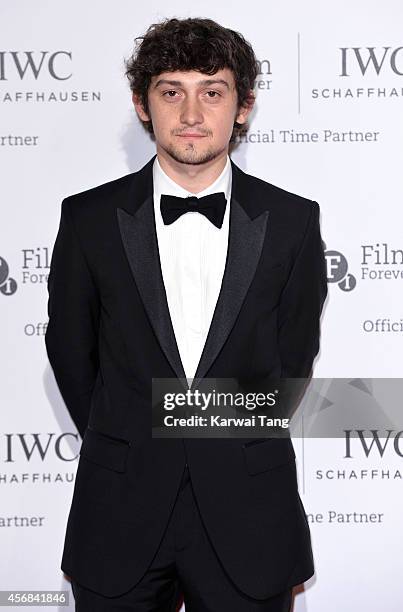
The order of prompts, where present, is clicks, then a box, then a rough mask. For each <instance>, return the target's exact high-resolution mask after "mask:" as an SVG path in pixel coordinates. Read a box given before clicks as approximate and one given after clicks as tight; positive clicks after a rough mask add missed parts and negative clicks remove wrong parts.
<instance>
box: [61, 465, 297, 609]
mask: <svg viewBox="0 0 403 612" xmlns="http://www.w3.org/2000/svg"><path fill="white" fill-rule="evenodd" d="M234 554H236V550H234ZM72 589H73V595H74V598H75V605H76V607H75V610H76V612H129V611H130V612H132V611H134V612H146V611H147V612H175V610H176V609H177V608H178V606H179V605H180V603H181V601H182V599H184V603H185V607H186V612H289V610H290V607H291V595H292V589H288V590H287V591H285V592H283V593H280V594H279V595H276V596H275V597H271V598H270V599H266V600H256V599H252V598H251V597H248V596H247V595H245V594H243V593H242V592H241V591H239V590H238V589H237V587H236V586H235V585H234V584H233V583H232V582H231V580H230V579H229V578H228V576H227V574H226V573H225V571H224V569H223V567H222V565H221V564H220V562H219V560H218V558H217V556H216V554H215V552H214V549H213V548H212V546H211V544H210V541H209V539H208V535H207V533H206V530H205V528H204V526H203V523H202V520H201V517H200V514H199V510H198V507H197V504H196V500H195V497H194V494H193V489H192V484H191V480H190V477H189V471H188V469H187V468H186V469H185V471H184V475H183V478H182V483H181V488H180V491H179V493H178V497H177V500H176V502H175V506H174V509H173V512H172V514H171V517H170V520H169V523H168V526H167V529H166V531H165V534H164V537H163V539H162V541H161V544H160V547H159V549H158V551H157V553H156V555H155V557H154V560H153V562H152V564H151V565H150V567H149V568H148V570H147V572H146V574H145V575H144V576H143V578H142V579H141V580H140V582H138V583H137V584H136V586H135V587H133V589H131V590H130V591H128V592H127V593H124V594H123V595H120V596H119V597H105V596H103V595H100V594H99V593H95V592H94V591H91V590H89V589H86V588H85V587H83V586H82V585H80V584H78V583H77V582H76V581H75V580H74V579H72Z"/></svg>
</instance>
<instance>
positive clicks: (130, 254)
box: [117, 195, 186, 379]
mask: <svg viewBox="0 0 403 612" xmlns="http://www.w3.org/2000/svg"><path fill="white" fill-rule="evenodd" d="M117 215H118V222H119V228H120V233H121V235H122V240H123V245H124V247H125V250H126V255H127V258H128V260H129V264H130V268H131V271H132V273H133V276H134V279H135V281H136V285H137V289H138V291H139V293H140V296H141V299H142V302H143V304H144V308H145V310H146V312H147V315H148V317H149V319H150V322H151V325H152V327H153V329H154V331H155V334H156V336H157V338H158V341H159V343H160V345H161V348H162V350H163V351H164V353H165V355H166V357H167V359H168V361H169V363H170V364H171V366H172V368H173V369H174V371H175V372H176V375H177V376H178V378H183V379H186V374H185V371H184V369H183V364H182V361H181V358H180V354H179V350H178V345H177V343H176V339H175V334H174V330H173V326H172V321H171V317H170V314H169V308H168V302H167V297H166V292H165V286H164V280H163V276H162V271H161V263H160V257H159V251H158V241H157V234H156V230H155V221H154V206H153V197H152V195H151V196H149V197H148V198H147V199H146V200H145V201H144V203H143V204H142V205H141V206H140V208H139V209H138V210H137V212H136V214H135V215H131V214H129V213H128V212H126V211H125V210H123V209H121V208H118V209H117Z"/></svg>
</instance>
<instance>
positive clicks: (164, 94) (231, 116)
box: [133, 68, 253, 164]
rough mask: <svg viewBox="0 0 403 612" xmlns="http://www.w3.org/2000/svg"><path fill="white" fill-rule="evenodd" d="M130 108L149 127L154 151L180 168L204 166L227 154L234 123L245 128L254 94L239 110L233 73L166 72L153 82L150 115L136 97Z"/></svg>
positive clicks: (227, 71) (225, 70)
mask: <svg viewBox="0 0 403 612" xmlns="http://www.w3.org/2000/svg"><path fill="white" fill-rule="evenodd" d="M133 103H134V106H135V108H136V111H137V113H138V115H139V117H140V118H141V119H142V120H143V121H149V120H151V121H152V125H153V130H154V135H155V139H156V142H157V151H161V150H162V151H163V152H165V154H168V156H170V157H171V158H173V159H174V160H175V161H177V162H179V163H184V164H204V163H207V162H208V161H210V160H212V159H214V158H216V157H218V156H219V155H221V154H222V153H223V152H224V151H228V144H229V140H230V138H231V135H232V131H233V127H234V122H235V121H237V122H238V123H240V124H243V123H245V121H246V118H247V115H248V114H249V112H250V111H251V110H252V105H253V92H251V99H250V104H249V105H248V106H247V107H243V108H241V109H239V110H238V96H237V91H236V88H235V80H234V76H233V72H232V70H230V69H228V68H224V69H222V70H219V71H217V72H216V73H215V74H213V75H206V74H204V73H201V72H198V71H196V70H191V71H186V72H179V71H177V72H164V73H162V74H159V75H158V76H154V77H152V79H151V83H150V87H149V90H148V105H149V114H147V113H145V111H144V108H143V107H142V105H141V102H140V100H139V99H138V98H137V97H136V96H135V95H134V94H133Z"/></svg>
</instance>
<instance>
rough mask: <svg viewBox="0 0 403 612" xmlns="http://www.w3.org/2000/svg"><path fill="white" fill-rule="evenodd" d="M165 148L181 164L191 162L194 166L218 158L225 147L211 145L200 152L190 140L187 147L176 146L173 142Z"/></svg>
mask: <svg viewBox="0 0 403 612" xmlns="http://www.w3.org/2000/svg"><path fill="white" fill-rule="evenodd" d="M163 148H164V150H165V151H166V153H168V155H170V156H171V157H172V159H174V160H175V161H176V162H178V163H180V164H189V165H192V166H198V165H201V164H206V163H207V162H210V161H211V160H213V159H216V158H217V157H218V156H219V155H220V154H221V153H222V151H223V149H218V148H213V147H212V146H209V147H208V148H207V149H206V150H205V151H202V152H198V151H197V148H196V147H195V145H194V144H193V143H192V142H188V143H187V144H186V148H185V149H181V148H179V147H175V146H174V145H173V144H169V145H167V146H165V147H163Z"/></svg>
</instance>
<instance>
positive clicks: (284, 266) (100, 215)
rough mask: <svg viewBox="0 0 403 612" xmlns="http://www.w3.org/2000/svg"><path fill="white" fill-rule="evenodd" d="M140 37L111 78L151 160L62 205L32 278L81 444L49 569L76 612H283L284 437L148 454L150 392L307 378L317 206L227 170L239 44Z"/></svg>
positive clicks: (287, 469) (239, 99) (178, 35)
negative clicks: (208, 382) (121, 84)
mask: <svg viewBox="0 0 403 612" xmlns="http://www.w3.org/2000/svg"><path fill="white" fill-rule="evenodd" d="M140 40H141V43H140V44H139V45H138V47H137V49H136V50H135V51H134V53H133V56H132V57H131V58H130V60H129V61H128V62H127V76H128V77H129V81H130V86H131V90H132V97H133V102H134V106H135V109H136V111H137V113H138V116H139V117H140V119H141V120H142V121H143V122H144V124H145V125H146V126H147V127H148V129H149V130H150V131H152V132H153V134H154V137H155V142H156V156H154V157H153V158H152V159H151V160H150V161H149V162H148V163H147V164H146V165H145V166H144V167H143V168H142V169H141V170H139V171H138V172H135V173H133V174H129V175H127V176H124V177H122V178H120V179H117V180H115V181H112V182H110V183H106V184H104V185H101V186H99V187H96V188H93V189H90V190H88V191H86V192H84V193H80V194H77V195H74V196H71V197H68V198H66V199H65V200H64V201H63V204H62V213H61V222H60V227H59V232H58V236H57V239H56V243H55V246H54V250H53V255H52V261H51V269H50V275H49V284H48V287H49V306H48V309H49V325H48V328H47V333H46V346H47V351H48V355H49V360H50V363H51V365H52V367H53V370H54V373H55V377H56V380H57V383H58V385H59V388H60V391H61V393H62V396H63V398H64V400H65V403H66V406H67V408H68V410H69V412H70V414H71V417H72V419H73V421H74V423H75V424H76V426H77V429H78V431H79V432H80V434H81V436H82V438H83V441H82V446H81V456H80V461H79V465H78V469H77V476H76V482H75V487H74V495H73V500H72V506H71V509H70V515H69V519H68V524H67V533H66V540H65V547H64V551H63V559H62V569H63V571H64V572H66V574H68V575H69V576H71V577H72V587H73V592H74V596H75V600H76V610H79V611H87V610H96V611H97V612H100V611H112V610H136V611H137V610H138V611H143V610H148V611H149V610H155V611H157V610H158V611H168V610H174V609H175V606H176V604H177V601H178V596H179V595H180V594H181V593H182V594H183V595H184V602H185V607H186V610H187V612H189V611H190V612H199V611H200V612H201V611H214V612H215V611H217V612H218V611H220V612H221V611H227V610H228V612H230V611H231V612H236V611H246V610H248V611H249V610H250V611H252V610H260V611H262V612H263V611H265V612H266V611H270V612H280V611H281V612H285V611H287V610H289V607H290V601H291V589H292V586H293V585H295V584H298V583H301V582H303V581H304V580H307V579H308V578H310V577H311V576H312V574H313V571H314V568H313V560H312V551H311V544H310V535H309V528H308V523H307V520H306V517H305V513H304V509H303V506H302V502H301V499H300V497H299V495H298V490H297V479H296V470H295V454H294V450H293V446H292V443H291V441H290V439H289V438H287V439H279V438H271V439H263V440H261V439H260V440H256V439H253V438H252V439H250V438H249V439H248V438H244V439H236V438H235V439H231V438H227V439H198V438H192V439H159V438H152V435H151V384H152V378H174V377H176V378H177V379H185V378H187V379H188V381H189V380H192V379H193V378H194V379H197V380H199V379H203V378H204V377H206V378H207V377H212V378H221V377H223V378H225V377H228V378H238V377H239V378H241V377H244V378H250V379H256V380H259V379H262V380H263V379H265V378H279V377H282V378H283V377H307V376H309V375H310V373H311V369H312V363H313V360H314V357H315V356H316V354H317V352H318V350H319V319H320V314H321V310H322V306H323V302H324V299H325V297H326V293H327V288H326V275H325V266H324V256H323V250H322V243H321V236H320V227H319V206H318V204H317V203H316V202H312V201H310V200H307V199H304V198H302V197H299V196H297V195H293V194H291V193H289V192H287V191H285V190H283V189H280V188H279V187H275V186H273V185H271V184H269V183H267V182H265V181H263V180H260V179H257V178H255V177H253V176H250V175H248V174H245V173H244V172H243V171H242V170H241V169H240V168H239V167H238V166H236V165H235V164H234V163H233V162H232V161H231V160H230V158H229V157H228V150H229V143H230V140H231V138H232V136H233V130H234V129H238V128H241V127H242V126H244V125H245V124H246V121H247V118H248V115H249V114H250V111H251V109H252V107H253V102H254V95H253V84H254V81H255V78H256V75H257V70H256V58H255V55H254V53H253V50H252V48H251V46H250V45H249V43H247V42H246V41H245V40H244V38H243V37H242V36H241V35H240V34H238V33H236V32H234V31H232V30H229V29H226V28H224V27H222V26H220V25H218V24H217V23H215V22H213V21H211V20H209V19H184V20H178V19H171V20H165V21H164V22H162V23H160V24H155V25H153V26H151V27H150V28H149V30H148V32H147V33H146V35H145V36H144V37H143V38H142V39H140ZM212 194H216V195H212ZM217 194H218V195H217ZM188 196H191V199H190V200H187V199H186V198H187V197H188ZM195 196H196V198H198V199H200V198H203V199H200V201H199V200H198V199H196V198H195ZM208 196H210V197H208Z"/></svg>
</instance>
